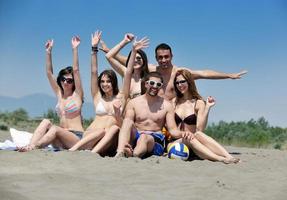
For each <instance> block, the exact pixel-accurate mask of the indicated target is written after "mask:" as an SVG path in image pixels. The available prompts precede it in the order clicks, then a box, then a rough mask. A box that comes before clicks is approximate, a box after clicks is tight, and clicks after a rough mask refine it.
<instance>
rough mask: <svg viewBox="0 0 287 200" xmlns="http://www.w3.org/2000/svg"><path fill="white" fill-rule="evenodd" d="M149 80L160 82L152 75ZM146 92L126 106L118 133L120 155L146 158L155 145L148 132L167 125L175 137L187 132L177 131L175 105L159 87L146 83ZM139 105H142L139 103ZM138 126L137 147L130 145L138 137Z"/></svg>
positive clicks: (156, 130) (118, 153)
mask: <svg viewBox="0 0 287 200" xmlns="http://www.w3.org/2000/svg"><path fill="white" fill-rule="evenodd" d="M149 80H152V81H154V82H161V80H160V78H157V77H150V79H149ZM145 88H146V93H145V94H144V95H141V96H139V97H137V98H134V99H132V100H131V101H130V102H129V103H128V105H127V108H126V116H125V119H124V121H123V125H122V128H121V130H120V135H119V144H118V150H117V155H116V156H118V157H121V156H123V155H124V154H126V155H127V156H135V157H143V156H144V155H145V154H146V153H150V152H152V150H153V147H154V139H153V137H152V136H150V135H149V134H148V133H149V132H161V130H162V128H163V126H164V125H165V124H166V126H167V129H168V130H169V132H170V133H171V135H172V136H173V137H174V138H180V137H182V135H183V134H184V132H182V131H178V130H177V127H176V124H175V121H174V109H173V106H172V104H171V103H170V102H169V101H167V100H165V99H164V98H162V97H160V96H158V92H159V90H160V89H161V88H160V87H155V86H151V85H149V83H148V82H146V83H145ZM139 105H140V106H139ZM135 129H136V130H137V131H139V132H140V133H141V135H140V138H139V139H138V141H137V144H136V147H135V148H134V149H132V147H131V145H130V144H132V143H133V142H134V140H135Z"/></svg>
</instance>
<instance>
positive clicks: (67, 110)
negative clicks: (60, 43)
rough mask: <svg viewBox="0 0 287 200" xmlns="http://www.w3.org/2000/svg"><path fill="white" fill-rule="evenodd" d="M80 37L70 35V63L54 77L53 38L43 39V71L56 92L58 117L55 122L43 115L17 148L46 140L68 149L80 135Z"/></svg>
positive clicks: (42, 144) (37, 145)
mask: <svg viewBox="0 0 287 200" xmlns="http://www.w3.org/2000/svg"><path fill="white" fill-rule="evenodd" d="M79 44H80V38H79V37H78V36H76V37H73V38H72V49H73V67H70V66H69V67H66V68H64V69H62V70H61V71H60V72H59V74H58V77H57V79H55V77H54V76H53V67H52V48H53V40H48V41H47V43H46V71H47V77H48V80H49V83H50V85H51V87H52V89H53V91H54V93H55V94H56V96H57V99H58V104H57V106H56V111H57V113H58V115H59V118H60V124H59V126H56V125H54V124H52V122H51V121H50V120H49V119H44V120H43V121H42V122H41V123H40V124H39V126H38V127H37V128H36V130H35V132H34V134H33V136H32V139H31V141H30V143H29V145H27V146H25V147H22V148H20V149H19V151H21V152H22V151H23V152H24V151H30V150H33V149H35V148H43V147H46V146H47V145H49V144H53V146H54V147H58V148H64V149H69V148H71V147H72V146H73V145H74V144H75V143H76V142H78V141H79V140H80V138H81V137H82V133H83V131H84V129H83V126H82V116H81V109H82V103H83V88H82V84H81V79H80V73H79V59H78V46H79Z"/></svg>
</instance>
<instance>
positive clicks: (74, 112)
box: [55, 93, 82, 118]
mask: <svg viewBox="0 0 287 200" xmlns="http://www.w3.org/2000/svg"><path fill="white" fill-rule="evenodd" d="M74 94H75V93H74ZM74 94H73V95H72V96H69V97H68V98H67V99H63V100H62V99H59V100H58V103H57V105H56V108H55V110H56V112H57V114H58V116H59V117H63V116H65V117H66V118H74V117H76V116H78V115H80V114H81V107H82V104H81V103H79V102H78V101H76V97H75V96H74ZM61 101H64V104H62V103H61Z"/></svg>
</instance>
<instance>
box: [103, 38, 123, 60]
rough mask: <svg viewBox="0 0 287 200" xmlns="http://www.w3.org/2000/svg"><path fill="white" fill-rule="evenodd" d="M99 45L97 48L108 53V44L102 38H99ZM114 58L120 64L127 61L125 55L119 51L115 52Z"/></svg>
mask: <svg viewBox="0 0 287 200" xmlns="http://www.w3.org/2000/svg"><path fill="white" fill-rule="evenodd" d="M100 45H101V46H100V47H99V50H101V51H103V52H104V53H108V52H109V51H110V49H109V48H108V46H107V45H106V43H105V42H104V41H103V40H102V39H101V40H100ZM115 59H116V60H117V61H119V62H120V63H121V64H122V65H126V62H127V57H126V56H123V55H121V54H120V53H117V54H116V56H115Z"/></svg>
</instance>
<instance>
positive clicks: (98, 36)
mask: <svg viewBox="0 0 287 200" xmlns="http://www.w3.org/2000/svg"><path fill="white" fill-rule="evenodd" d="M101 36H102V31H99V30H97V31H96V32H95V33H92V35H91V42H92V47H96V46H98V44H99V42H100V40H101Z"/></svg>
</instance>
